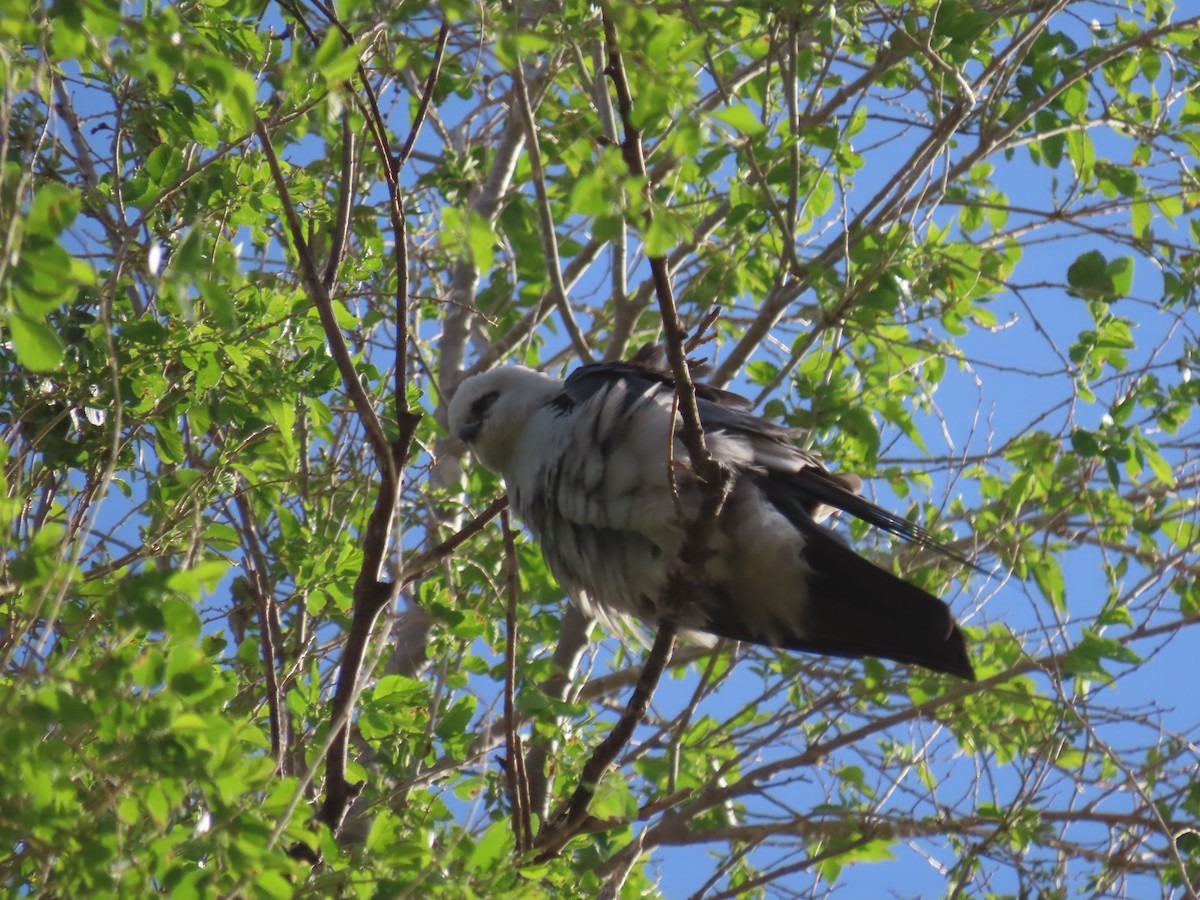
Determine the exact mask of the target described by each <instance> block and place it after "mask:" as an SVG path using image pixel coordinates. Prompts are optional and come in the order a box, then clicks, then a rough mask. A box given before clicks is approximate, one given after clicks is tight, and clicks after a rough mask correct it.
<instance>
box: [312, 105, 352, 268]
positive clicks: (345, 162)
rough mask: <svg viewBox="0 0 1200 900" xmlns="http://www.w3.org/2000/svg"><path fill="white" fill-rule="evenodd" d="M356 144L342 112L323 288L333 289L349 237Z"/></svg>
mask: <svg viewBox="0 0 1200 900" xmlns="http://www.w3.org/2000/svg"><path fill="white" fill-rule="evenodd" d="M357 146H358V142H357V136H356V135H355V134H354V132H353V131H352V130H351V129H350V114H349V112H345V113H342V174H341V177H340V178H339V179H338V187H339V193H338V205H337V220H336V221H335V222H334V226H333V235H332V237H331V238H330V241H329V259H327V260H325V274H324V275H323V276H322V277H321V283H322V284H323V285H325V290H327V291H331V290H333V284H334V282H335V281H337V272H338V267H339V266H341V264H342V259H344V258H345V255H346V243H347V241H348V240H349V239H350V208H351V207H352V206H353V205H354V183H355V174H356V170H355V167H354V155H355V154H354V151H355V148H356V147H357Z"/></svg>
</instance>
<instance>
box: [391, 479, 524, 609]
mask: <svg viewBox="0 0 1200 900" xmlns="http://www.w3.org/2000/svg"><path fill="white" fill-rule="evenodd" d="M506 509H508V495H507V494H502V495H501V496H499V497H497V498H496V499H495V500H493V501H492V502H491V503H490V504H489V505H488V508H487V509H485V510H484V511H483V512H481V513H480V514H479V515H477V516H476V517H475V518H474V519H472V520H471V521H470V522H468V523H467V524H466V525H464V526H463V527H462V528H460V529H459V530H458V531H457V532H455V533H454V534H453V535H451V536H450V537H448V538H446V540H444V541H442V542H441V543H440V544H438V545H437V546H435V547H431V548H430V549H428V550H426V551H425V552H424V553H419V554H417V555H416V556H413V557H410V558H409V560H408V562H407V563H405V565H404V571H403V572H402V573H401V575H400V586H401V587H402V588H405V587H408V586H409V585H410V584H412V583H413V582H414V581H416V580H417V579H418V578H421V577H423V576H425V575H426V574H428V573H429V571H430V570H431V569H432V568H433V567H434V566H436V565H437V564H438V563H440V562H441V561H442V560H443V559H445V558H446V557H447V556H449V555H450V554H452V553H453V552H454V551H455V550H457V549H458V548H459V547H460V546H461V545H462V544H464V543H465V542H466V541H468V540H470V539H471V538H472V537H474V536H475V535H477V534H478V533H479V532H481V531H482V530H483V528H484V526H485V525H487V523H488V522H490V521H492V519H494V518H496V516H497V515H498V514H499V513H502V512H503V511H504V510H506Z"/></svg>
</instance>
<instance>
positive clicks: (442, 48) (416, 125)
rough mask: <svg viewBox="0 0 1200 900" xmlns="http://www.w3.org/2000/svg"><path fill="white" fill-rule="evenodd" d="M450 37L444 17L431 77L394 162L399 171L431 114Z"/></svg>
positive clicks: (430, 70) (435, 49) (426, 80)
mask: <svg viewBox="0 0 1200 900" xmlns="http://www.w3.org/2000/svg"><path fill="white" fill-rule="evenodd" d="M449 37H450V21H449V20H448V19H442V27H441V29H440V30H439V31H438V36H437V46H436V47H435V48H434V51H433V63H432V64H431V65H430V66H429V77H428V78H426V79H425V88H424V90H422V91H421V100H420V102H419V103H418V104H417V111H416V114H415V115H413V121H412V126H411V127H410V128H409V130H408V139H407V140H406V141H405V142H404V147H403V148H401V150H400V154H399V155H398V156H397V157H396V159H395V160H394V161H393V163H392V165H393V167H394V169H395V170H396V171H397V172H399V171H400V169H401V167H402V166H403V165H404V163H405V162H407V161H408V157H409V154H411V153H412V149H413V144H415V143H416V142H417V137H418V136H419V135H420V134H421V126H422V125H424V124H425V117H426V116H427V115H428V114H429V101H430V100H432V99H433V89H434V87H435V86H436V85H437V80H438V75H439V74H440V73H441V71H442V57H443V56H444V55H445V53H446V39H447V38H449Z"/></svg>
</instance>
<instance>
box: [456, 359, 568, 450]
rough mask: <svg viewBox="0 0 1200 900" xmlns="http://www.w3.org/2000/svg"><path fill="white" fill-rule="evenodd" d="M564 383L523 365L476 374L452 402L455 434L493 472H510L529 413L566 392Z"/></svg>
mask: <svg viewBox="0 0 1200 900" xmlns="http://www.w3.org/2000/svg"><path fill="white" fill-rule="evenodd" d="M562 387H563V385H562V382H561V381H559V380H558V379H557V378H553V377H551V376H550V375H545V374H543V373H541V372H535V371H534V370H533V369H527V368H525V367H524V366H504V367H502V368H499V369H492V370H491V371H489V372H484V373H483V374H481V375H472V376H471V377H470V378H468V379H467V380H466V381H464V382H463V383H462V384H461V385H459V387H458V390H457V391H456V392H455V394H454V399H453V400H451V401H450V415H449V419H450V423H449V424H450V433H451V434H453V435H454V436H455V437H458V438H461V439H462V440H463V441H465V442H466V444H467V446H469V447H470V448H471V452H472V453H474V454H475V458H476V459H478V460H479V461H480V462H481V463H483V464H484V465H485V466H487V467H488V468H489V469H491V470H492V471H493V472H499V473H501V474H504V473H505V472H506V471H508V469H509V467H510V465H511V463H512V461H513V456H514V454H515V453H516V450H517V443H518V442H519V441H520V439H521V435H522V434H523V433H524V431H525V427H526V426H527V425H528V424H529V419H530V417H531V416H532V415H533V414H534V412H535V411H536V410H538V409H539V408H541V407H543V406H545V405H546V403H548V402H549V401H550V399H551V398H553V397H554V396H555V395H556V394H558V393H559V392H560V391H561V390H562Z"/></svg>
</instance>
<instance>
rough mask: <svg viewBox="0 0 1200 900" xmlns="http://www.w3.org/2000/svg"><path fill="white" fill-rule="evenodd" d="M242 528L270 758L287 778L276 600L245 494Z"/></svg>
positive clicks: (240, 502) (240, 499)
mask: <svg viewBox="0 0 1200 900" xmlns="http://www.w3.org/2000/svg"><path fill="white" fill-rule="evenodd" d="M234 503H235V505H236V506H237V510H238V514H239V515H240V516H241V518H242V528H243V530H244V532H245V535H246V543H247V544H248V546H247V548H246V555H247V559H246V568H247V570H248V572H249V575H250V590H251V591H252V592H253V595H254V601H255V608H256V611H257V613H258V637H259V643H260V644H261V649H262V663H263V678H264V680H265V681H266V690H267V713H268V715H269V716H270V719H271V757H272V758H273V759H274V760H275V771H276V773H277V774H279V775H282V774H284V759H285V757H286V755H287V740H286V735H285V732H284V728H283V692H282V691H281V689H280V685H279V669H278V666H279V662H278V660H279V651H278V649H277V644H276V642H277V639H278V638H279V634H278V631H277V627H276V623H277V621H278V620H277V618H276V617H275V616H274V615H273V612H274V610H273V609H272V607H273V606H274V598H273V597H272V591H271V585H270V582H269V581H268V580H267V561H266V556H265V555H264V554H263V552H262V545H261V543H260V542H259V540H258V529H257V528H256V527H255V525H254V521H253V518H252V514H251V511H250V504H249V503H248V502H247V501H246V497H245V495H244V494H238V495H237V497H235V498H234Z"/></svg>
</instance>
